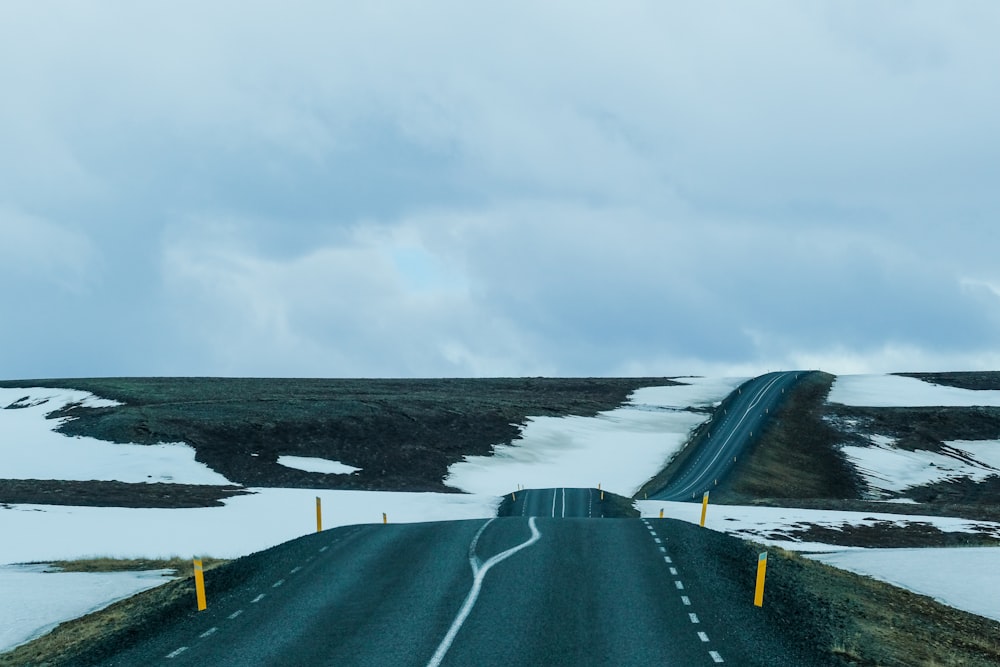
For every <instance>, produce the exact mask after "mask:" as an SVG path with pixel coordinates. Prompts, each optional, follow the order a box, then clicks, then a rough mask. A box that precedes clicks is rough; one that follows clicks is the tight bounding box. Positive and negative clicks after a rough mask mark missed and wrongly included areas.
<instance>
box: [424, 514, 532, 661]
mask: <svg viewBox="0 0 1000 667" xmlns="http://www.w3.org/2000/svg"><path fill="white" fill-rule="evenodd" d="M495 520H496V519H490V520H489V521H487V522H486V523H484V524H483V526H482V528H480V529H479V532H477V533H476V536H475V537H474V538H472V544H470V545H469V565H470V566H471V567H472V588H471V589H470V590H469V594H468V596H466V598H465V602H464V603H463V604H462V608H461V609H460V610H459V611H458V616H456V617H455V620H454V621H452V623H451V627H450V628H448V634H446V635H445V636H444V639H442V640H441V643H440V644H439V645H438V647H437V650H436V651H434V655H433V656H432V657H431V660H430V662H428V663H427V667H438V665H440V664H441V661H442V660H444V656H445V655H446V654H447V653H448V649H450V648H451V644H452V642H454V641H455V637H456V636H457V635H458V631H459V630H461V629H462V624H463V623H465V619H466V618H468V617H469V613H470V612H471V611H472V608H473V607H474V606H475V604H476V599H477V598H479V591H480V589H482V587H483V579H485V578H486V573H487V572H489V571H490V568H492V567H493V566H494V565H496V564H497V563H500V562H502V561H504V560H507V559H508V558H510V557H511V556H513V555H514V554H516V553H517V552H518V551H520V550H521V549H527V548H528V547H530V546H531V545H532V544H534V543H535V542H537V541H538V540H540V539H541V537H542V534H541V533H540V532H539V530H538V527H537V526H536V525H535V517H531V518H530V519H528V527H529V528H531V537H530V538H528V539H527V540H526V541H524V542H521V543H520V544H518V545H517V546H516V547H511V548H510V549H507V550H506V551H501V552H500V553H498V554H497V555H496V556H493V557H492V558H490V559H489V560H487V561H486V562H485V563H483V562H482V561H480V560H479V556H477V555H476V545H477V544H478V543H479V537H480V536H481V535H482V534H483V531H485V530H486V527H487V526H489V525H490V524H491V523H493V522H494V521H495Z"/></svg>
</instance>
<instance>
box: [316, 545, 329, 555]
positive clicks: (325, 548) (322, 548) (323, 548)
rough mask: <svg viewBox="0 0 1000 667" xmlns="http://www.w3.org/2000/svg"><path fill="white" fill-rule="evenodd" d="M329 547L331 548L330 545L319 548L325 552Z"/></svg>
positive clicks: (321, 551)
mask: <svg viewBox="0 0 1000 667" xmlns="http://www.w3.org/2000/svg"><path fill="white" fill-rule="evenodd" d="M329 548H330V547H328V546H326V547H320V548H319V551H320V553H323V552H324V551H326V550H327V549H329Z"/></svg>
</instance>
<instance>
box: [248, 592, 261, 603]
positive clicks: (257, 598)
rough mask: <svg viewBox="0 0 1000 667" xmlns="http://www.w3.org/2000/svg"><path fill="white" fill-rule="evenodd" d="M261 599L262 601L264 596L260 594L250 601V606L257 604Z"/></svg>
mask: <svg viewBox="0 0 1000 667" xmlns="http://www.w3.org/2000/svg"><path fill="white" fill-rule="evenodd" d="M263 599H264V594H263V593H261V594H260V595H258V596H257V597H255V598H254V599H253V600H250V604H257V603H258V602H260V601H261V600H263Z"/></svg>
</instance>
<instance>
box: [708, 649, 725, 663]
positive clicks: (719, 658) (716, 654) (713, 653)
mask: <svg viewBox="0 0 1000 667" xmlns="http://www.w3.org/2000/svg"><path fill="white" fill-rule="evenodd" d="M708 654H709V655H710V656H712V660H715V661H716V662H725V660H723V659H722V656H721V655H719V652H718V651H709V652H708Z"/></svg>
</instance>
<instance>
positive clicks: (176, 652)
mask: <svg viewBox="0 0 1000 667" xmlns="http://www.w3.org/2000/svg"><path fill="white" fill-rule="evenodd" d="M186 650H188V647H187V646H181V647H180V648H179V649H177V650H176V651H173V652H171V653H168V654H167V657H168V658H176V657H177V656H179V655H180V654H181V653H183V652H184V651H186Z"/></svg>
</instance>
